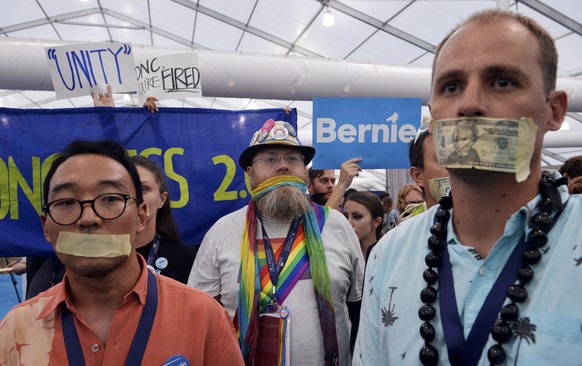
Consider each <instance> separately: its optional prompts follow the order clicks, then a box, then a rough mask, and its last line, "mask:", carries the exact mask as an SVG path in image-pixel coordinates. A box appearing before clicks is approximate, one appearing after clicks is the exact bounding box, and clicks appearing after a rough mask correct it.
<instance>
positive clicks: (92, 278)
mask: <svg viewBox="0 0 582 366" xmlns="http://www.w3.org/2000/svg"><path fill="white" fill-rule="evenodd" d="M43 193H44V199H45V205H44V206H43V207H42V213H41V222H42V226H43V231H44V235H45V238H46V239H47V240H48V241H49V242H50V243H51V244H52V246H53V247H54V249H55V252H56V254H57V256H58V258H59V259H60V261H61V262H62V263H63V264H64V266H65V268H66V274H65V277H64V278H63V281H62V282H61V283H59V284H57V285H56V286H54V287H52V288H50V289H49V290H48V291H46V292H43V293H41V294H39V295H38V296H36V297H34V298H32V299H30V300H28V301H26V302H24V303H22V304H20V305H18V306H17V307H15V308H14V309H12V310H11V311H10V313H8V315H7V316H6V317H5V318H4V320H3V321H2V323H1V324H0V365H49V364H50V365H85V364H86V365H123V364H125V365H140V364H152V365H162V364H167V363H173V362H176V364H186V363H187V364H190V365H224V364H228V365H231V364H232V365H242V364H243V362H242V357H241V354H240V351H239V349H238V345H237V343H236V339H235V336H234V329H233V327H232V324H231V322H230V320H229V318H228V315H227V313H226V312H225V311H224V310H223V309H222V308H221V307H220V305H219V304H218V303H217V302H216V301H214V300H213V299H212V298H210V297H209V296H207V295H206V294H204V293H202V292H200V291H196V290H193V289H191V288H188V287H187V286H185V285H183V284H181V283H179V282H176V281H174V280H172V279H170V278H167V277H164V276H159V275H156V274H154V273H152V272H150V271H149V270H148V269H147V266H146V263H145V260H144V259H143V257H141V256H140V255H138V254H136V252H135V249H134V241H135V237H136V234H137V233H138V232H141V231H142V230H143V229H144V226H145V219H146V216H147V215H148V214H149V213H148V209H147V205H146V204H145V203H144V202H143V198H142V189H141V183H140V179H139V176H138V173H137V170H136V168H135V166H134V165H133V164H132V163H131V162H130V161H129V160H128V157H127V155H126V152H125V150H124V149H123V147H122V146H121V145H119V144H118V143H116V142H114V141H110V140H104V141H97V142H91V141H75V142H73V143H71V144H69V145H68V146H67V147H66V149H65V151H64V152H63V153H62V154H60V155H59V156H58V157H57V158H56V159H55V161H54V162H53V164H52V166H51V168H50V170H49V171H48V173H47V176H46V179H45V182H44V186H43ZM186 330H187V332H188V333H187V334H188V335H187V336H184V331H186Z"/></svg>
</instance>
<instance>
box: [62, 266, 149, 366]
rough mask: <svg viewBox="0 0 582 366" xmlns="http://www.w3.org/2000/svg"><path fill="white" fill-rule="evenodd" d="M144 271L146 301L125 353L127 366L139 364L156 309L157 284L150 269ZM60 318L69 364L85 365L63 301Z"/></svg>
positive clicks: (74, 328)
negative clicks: (146, 280) (129, 345)
mask: <svg viewBox="0 0 582 366" xmlns="http://www.w3.org/2000/svg"><path fill="white" fill-rule="evenodd" d="M146 272H147V273H148V293H147V296H146V303H145V306H144V308H143V311H142V313H141V317H140V319H139V324H138V326H137V330H136V331H135V335H134V336H133V341H132V342H131V348H130V349H129V353H128V354H127V360H126V362H125V365H127V366H133V365H135V366H138V365H141V362H142V359H143V355H144V353H145V349H146V346H147V344H148V340H149V338H150V333H151V330H152V326H153V324H154V318H155V317H156V311H157V309H158V284H157V281H156V277H155V276H154V274H153V273H151V271H149V270H148V271H146ZM61 319H62V320H61V322H62V327H63V337H64V338H65V349H66V350H67V358H68V361H69V365H75V366H85V358H84V357H83V349H82V348H81V342H80V341H79V335H78V334H77V328H76V327H75V320H74V319H73V315H72V314H71V312H70V311H69V309H67V305H66V304H64V303H63V305H62V307H61Z"/></svg>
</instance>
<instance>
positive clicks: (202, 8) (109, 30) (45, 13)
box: [0, 0, 582, 190]
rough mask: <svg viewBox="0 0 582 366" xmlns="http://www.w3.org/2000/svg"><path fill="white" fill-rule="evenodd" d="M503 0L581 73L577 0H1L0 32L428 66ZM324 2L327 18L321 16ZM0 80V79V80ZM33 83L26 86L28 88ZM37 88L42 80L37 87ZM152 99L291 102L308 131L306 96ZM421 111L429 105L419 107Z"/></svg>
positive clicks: (567, 152) (82, 101)
mask: <svg viewBox="0 0 582 366" xmlns="http://www.w3.org/2000/svg"><path fill="white" fill-rule="evenodd" d="M496 6H500V7H504V6H506V7H509V8H510V9H512V10H514V11H517V12H520V13H523V14H525V15H528V16H530V17H532V18H534V19H535V20H537V21H538V22H539V23H541V24H542V25H543V26H544V27H545V28H546V29H548V30H549V31H550V33H551V34H552V36H553V37H554V38H555V39H556V44H557V47H558V52H559V56H560V57H559V68H558V76H559V77H560V78H572V79H574V80H575V81H578V80H582V2H580V1H576V0H543V1H542V0H521V1H509V0H506V1H499V0H498V1H493V0H488V1H485V0H470V1H451V0H449V1H440V0H430V1H428V0H426V1H425V0H392V1H377V0H342V1H337V0H329V1H328V0H278V1H272V0H238V1H231V0H198V1H189V0H149V1H146V0H128V1H116V0H61V1H51V0H20V1H10V2H2V3H0V48H1V47H2V42H3V41H5V42H7V41H13V40H17V39H20V40H23V39H24V40H30V42H31V43H34V42H42V41H52V42H63V43H70V42H102V41H119V42H131V43H132V44H133V45H134V47H136V46H138V45H144V46H148V47H151V46H153V47H155V48H160V49H162V48H163V49H167V53H168V54H170V53H176V52H184V50H191V49H197V50H204V51H212V52H230V53H233V52H236V53H239V54H248V55H270V56H278V57H298V58H301V57H307V58H315V59H322V60H344V61H346V62H349V63H367V64H371V65H384V66H394V67H409V68H430V66H431V63H432V60H433V58H434V50H435V47H436V45H437V43H438V42H439V41H440V40H441V39H442V38H443V36H444V35H445V34H446V33H447V32H448V31H449V30H450V29H452V28H453V27H454V26H455V25H456V24H458V23H459V22H461V21H462V20H463V19H464V18H466V17H467V16H468V15H470V14H471V13H473V12H475V11H478V10H481V9H485V8H492V7H496ZM328 7H329V9H330V11H331V13H332V14H333V16H334V20H335V24H334V25H333V26H332V27H325V26H324V25H323V24H322V18H323V14H324V12H325V11H326V10H327V8H328ZM0 87H1V86H0ZM31 89H32V88H31ZM45 89H46V88H45ZM115 103H116V105H117V106H138V101H137V97H136V96H135V95H129V94H116V95H115ZM92 104H93V102H92V99H91V98H90V97H79V98H72V99H64V100H57V99H56V97H55V94H54V92H53V91H46V90H30V89H25V88H14V89H10V90H6V89H4V90H2V89H0V106H1V107H11V108H74V107H87V106H92ZM160 106H171V107H182V106H183V107H200V108H216V109H254V108H273V107H291V108H297V110H298V115H299V117H298V126H299V130H300V135H301V136H310V135H311V125H312V105H311V102H310V101H305V100H281V99H258V100H257V99H254V98H252V97H250V96H247V97H243V96H239V97H237V98H229V97H218V96H205V97H198V98H187V99H184V100H165V101H162V102H161V103H160ZM423 114H428V109H427V108H426V107H424V108H423ZM567 128H568V129H569V130H571V131H576V133H580V132H578V131H582V114H581V113H577V112H569V113H568V117H567V119H566V123H565V126H564V129H567ZM581 154H582V141H580V142H579V143H578V144H577V146H571V147H560V148H555V147H551V148H550V147H548V148H546V149H544V155H543V162H544V164H545V165H547V166H559V165H560V164H561V162H562V161H564V160H565V159H567V158H568V157H570V156H574V155H581ZM387 182H388V179H386V176H385V172H384V171H368V172H365V174H362V175H361V177H359V178H357V179H356V180H355V181H354V186H355V187H356V188H357V189H372V190H383V189H384V188H385V187H386V184H387Z"/></svg>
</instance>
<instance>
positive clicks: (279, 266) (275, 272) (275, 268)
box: [257, 213, 303, 301]
mask: <svg viewBox="0 0 582 366" xmlns="http://www.w3.org/2000/svg"><path fill="white" fill-rule="evenodd" d="M257 217H258V218H259V221H261V230H262V232H263V245H264V246H265V256H266V258H267V267H268V268H269V276H270V277H271V283H272V284H273V300H274V301H276V300H277V294H276V290H277V285H278V282H279V274H280V273H281V270H283V267H285V263H286V262H287V258H289V253H291V247H292V246H293V241H295V236H296V235H297V231H298V230H299V225H301V222H302V221H303V218H302V217H296V218H294V219H293V222H291V226H290V227H289V232H288V233H287V238H285V243H284V244H283V250H282V251H281V255H279V260H278V261H276V260H275V252H274V251H273V246H272V245H271V241H270V240H269V237H268V236H267V232H266V231H265V226H264V225H263V221H262V220H261V216H260V215H259V214H258V213H257Z"/></svg>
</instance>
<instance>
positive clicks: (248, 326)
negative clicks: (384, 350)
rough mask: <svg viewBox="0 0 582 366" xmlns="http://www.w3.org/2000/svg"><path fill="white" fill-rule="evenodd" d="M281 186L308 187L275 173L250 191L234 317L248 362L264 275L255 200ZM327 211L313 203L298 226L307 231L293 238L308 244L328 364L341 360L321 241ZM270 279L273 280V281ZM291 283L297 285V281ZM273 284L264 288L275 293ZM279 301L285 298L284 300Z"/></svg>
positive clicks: (251, 358)
mask: <svg viewBox="0 0 582 366" xmlns="http://www.w3.org/2000/svg"><path fill="white" fill-rule="evenodd" d="M282 186H292V187H296V188H298V189H300V190H301V191H302V192H305V191H306V189H307V186H306V184H305V181H303V180H302V179H300V178H297V177H294V176H276V177H273V178H270V179H267V180H266V181H264V182H263V183H261V184H259V185H258V186H257V187H256V188H255V189H254V190H253V191H252V192H251V195H252V197H253V199H252V200H251V201H250V203H249V206H248V208H247V216H246V222H245V227H244V230H243V237H242V243H241V263H240V273H239V276H240V278H239V286H240V288H239V295H238V310H237V316H236V317H235V319H237V320H236V321H237V322H238V324H236V325H238V333H239V334H238V336H239V343H240V346H241V350H242V354H243V357H244V359H245V363H246V364H247V365H252V364H253V362H254V358H255V352H256V349H257V339H258V330H259V312H260V307H261V305H260V304H261V301H260V299H259V298H260V294H261V282H260V281H261V278H260V270H259V261H258V255H257V240H256V234H257V213H256V206H255V200H256V199H257V198H260V197H262V196H264V195H265V194H267V193H269V192H271V191H272V190H274V189H276V188H279V187H282ZM328 213H329V208H328V207H325V208H324V207H322V206H319V205H317V204H313V206H312V207H311V208H310V209H309V210H308V211H307V212H306V213H305V215H304V217H303V224H302V225H301V227H300V229H299V230H300V231H303V234H304V235H297V237H296V240H295V242H294V247H295V245H297V248H293V249H300V248H301V246H304V247H306V248H307V254H308V266H309V267H310V271H311V278H312V282H313V290H314V292H315V300H316V301H317V309H318V313H319V324H320V327H321V331H322V333H323V346H324V349H325V364H326V365H333V364H337V362H338V357H339V351H338V345H337V334H336V328H335V312H334V308H333V298H332V295H331V285H330V281H329V273H328V271H327V262H326V259H325V251H324V248H323V243H322V241H321V230H322V229H323V225H324V223H325V218H326V217H327V215H328ZM302 229H303V230H302ZM298 234H299V233H298ZM299 237H300V238H301V239H302V240H301V242H302V243H301V244H300V243H296V242H297V238H299ZM291 262H292V261H290V260H287V263H286V264H285V267H284V268H283V272H284V271H285V270H287V267H288V266H290V264H289V263H291ZM281 280H282V279H281ZM281 280H280V281H281ZM268 282H269V283H270V281H268ZM295 282H296V281H295ZM292 284H293V285H294V282H293V283H292ZM292 284H291V282H290V283H288V284H287V285H288V286H287V288H285V289H282V292H286V294H288V293H289V291H290V290H291V288H292V286H291V287H289V286H290V285H292ZM270 286H271V290H270V291H265V292H268V293H272V284H271V283H270ZM279 293H280V292H279V290H277V294H279ZM286 294H285V296H286ZM279 299H281V298H279ZM280 302H282V300H281V301H280ZM267 303H268V301H267Z"/></svg>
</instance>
